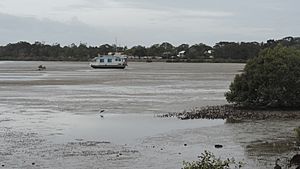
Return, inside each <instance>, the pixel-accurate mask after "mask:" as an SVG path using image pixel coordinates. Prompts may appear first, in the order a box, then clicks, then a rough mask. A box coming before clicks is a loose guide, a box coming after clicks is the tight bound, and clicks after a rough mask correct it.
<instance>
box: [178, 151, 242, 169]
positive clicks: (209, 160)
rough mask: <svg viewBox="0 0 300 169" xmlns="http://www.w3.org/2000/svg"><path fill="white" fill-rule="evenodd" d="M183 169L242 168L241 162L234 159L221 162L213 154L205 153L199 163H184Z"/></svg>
mask: <svg viewBox="0 0 300 169" xmlns="http://www.w3.org/2000/svg"><path fill="white" fill-rule="evenodd" d="M183 165H184V167H183V169H230V168H236V169H237V168H242V166H243V164H242V163H241V162H238V163H237V162H235V160H234V159H226V160H224V161H223V160H221V159H220V158H216V157H215V155H213V154H212V153H211V152H208V151H204V153H202V154H201V156H199V160H198V161H193V162H185V161H184V162H183Z"/></svg>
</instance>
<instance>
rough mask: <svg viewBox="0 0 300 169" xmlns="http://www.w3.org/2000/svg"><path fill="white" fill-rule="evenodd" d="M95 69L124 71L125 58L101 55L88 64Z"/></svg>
mask: <svg viewBox="0 0 300 169" xmlns="http://www.w3.org/2000/svg"><path fill="white" fill-rule="evenodd" d="M90 65H91V67H92V68H95V69H124V68H125V67H126V66H127V57H125V56H116V55H102V56H98V57H95V58H94V59H92V61H91V62H90Z"/></svg>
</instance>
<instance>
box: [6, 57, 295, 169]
mask: <svg viewBox="0 0 300 169" xmlns="http://www.w3.org/2000/svg"><path fill="white" fill-rule="evenodd" d="M41 64H43V65H45V66H46V70H43V71H37V70H36V69H37V66H38V65H41ZM243 66H244V65H243V64H207V63H204V64H195V63H176V64H173V63H172V64H168V63H130V64H129V67H128V68H126V69H125V70H95V69H91V68H89V66H88V64H87V63H83V62H0V106H1V110H0V144H1V147H0V166H2V165H3V166H4V167H6V168H72V169H73V168H78V169H79V168H122V169H123V168H124V169H125V168H128V169H132V168H133V169H134V168H136V169H140V168H153V169H157V168H162V169H166V168H170V169H171V168H172V169H173V168H181V167H182V161H183V160H187V161H189V160H195V159H197V156H198V155H200V154H201V153H202V152H203V151H204V150H209V151H212V152H213V153H215V155H216V156H221V157H235V158H236V159H237V160H240V161H244V162H246V163H247V165H246V167H245V168H266V167H267V168H270V167H271V166H273V164H274V162H275V159H276V158H278V157H288V156H289V155H290V154H293V153H294V152H295V151H296V150H294V148H293V147H292V146H289V145H292V144H290V143H292V142H293V140H294V136H293V128H295V127H297V126H299V125H300V124H299V123H300V122H298V121H297V120H285V121H279V120H256V121H250V122H244V123H234V124H228V123H225V121H223V120H187V121H181V120H178V119H176V118H169V119H162V118H157V116H156V115H158V114H164V113H169V112H180V111H183V110H188V109H191V108H193V107H201V106H206V105H220V104H224V103H226V102H225V99H224V96H223V95H224V92H226V91H227V90H228V86H229V84H230V82H231V81H232V79H233V78H234V75H235V74H236V73H238V72H239V71H240V70H241V69H242V68H243ZM101 110H103V112H102V113H100V112H101ZM215 144H222V145H223V148H222V149H215V147H214V145H215Z"/></svg>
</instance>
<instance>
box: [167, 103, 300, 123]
mask: <svg viewBox="0 0 300 169" xmlns="http://www.w3.org/2000/svg"><path fill="white" fill-rule="evenodd" d="M161 117H177V118H179V119H182V120H187V119H227V120H228V121H229V122H235V121H236V120H238V121H239V120H269V119H272V120H276V119H300V111H299V110H250V109H242V108H239V107H235V106H233V105H221V106H206V107H201V108H194V109H192V110H190V111H184V112H179V113H168V114H164V115H162V116H161Z"/></svg>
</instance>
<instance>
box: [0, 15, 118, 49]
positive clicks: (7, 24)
mask: <svg viewBox="0 0 300 169" xmlns="http://www.w3.org/2000/svg"><path fill="white" fill-rule="evenodd" d="M0 23H1V27H0V37H1V40H0V43H1V44H6V43H10V42H17V41H20V40H26V41H30V42H34V41H46V42H48V43H56V42H57V43H62V44H71V43H79V42H87V41H88V42H89V44H101V43H104V42H106V41H108V40H109V39H113V37H109V35H108V33H107V31H105V30H101V29H99V28H98V29H96V28H93V27H90V26H88V25H85V24H83V23H81V22H79V21H78V20H76V19H73V21H72V22H70V23H61V22H57V21H52V20H49V19H43V20H40V19H36V18H33V17H17V16H12V15H7V14H2V13H0Z"/></svg>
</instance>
